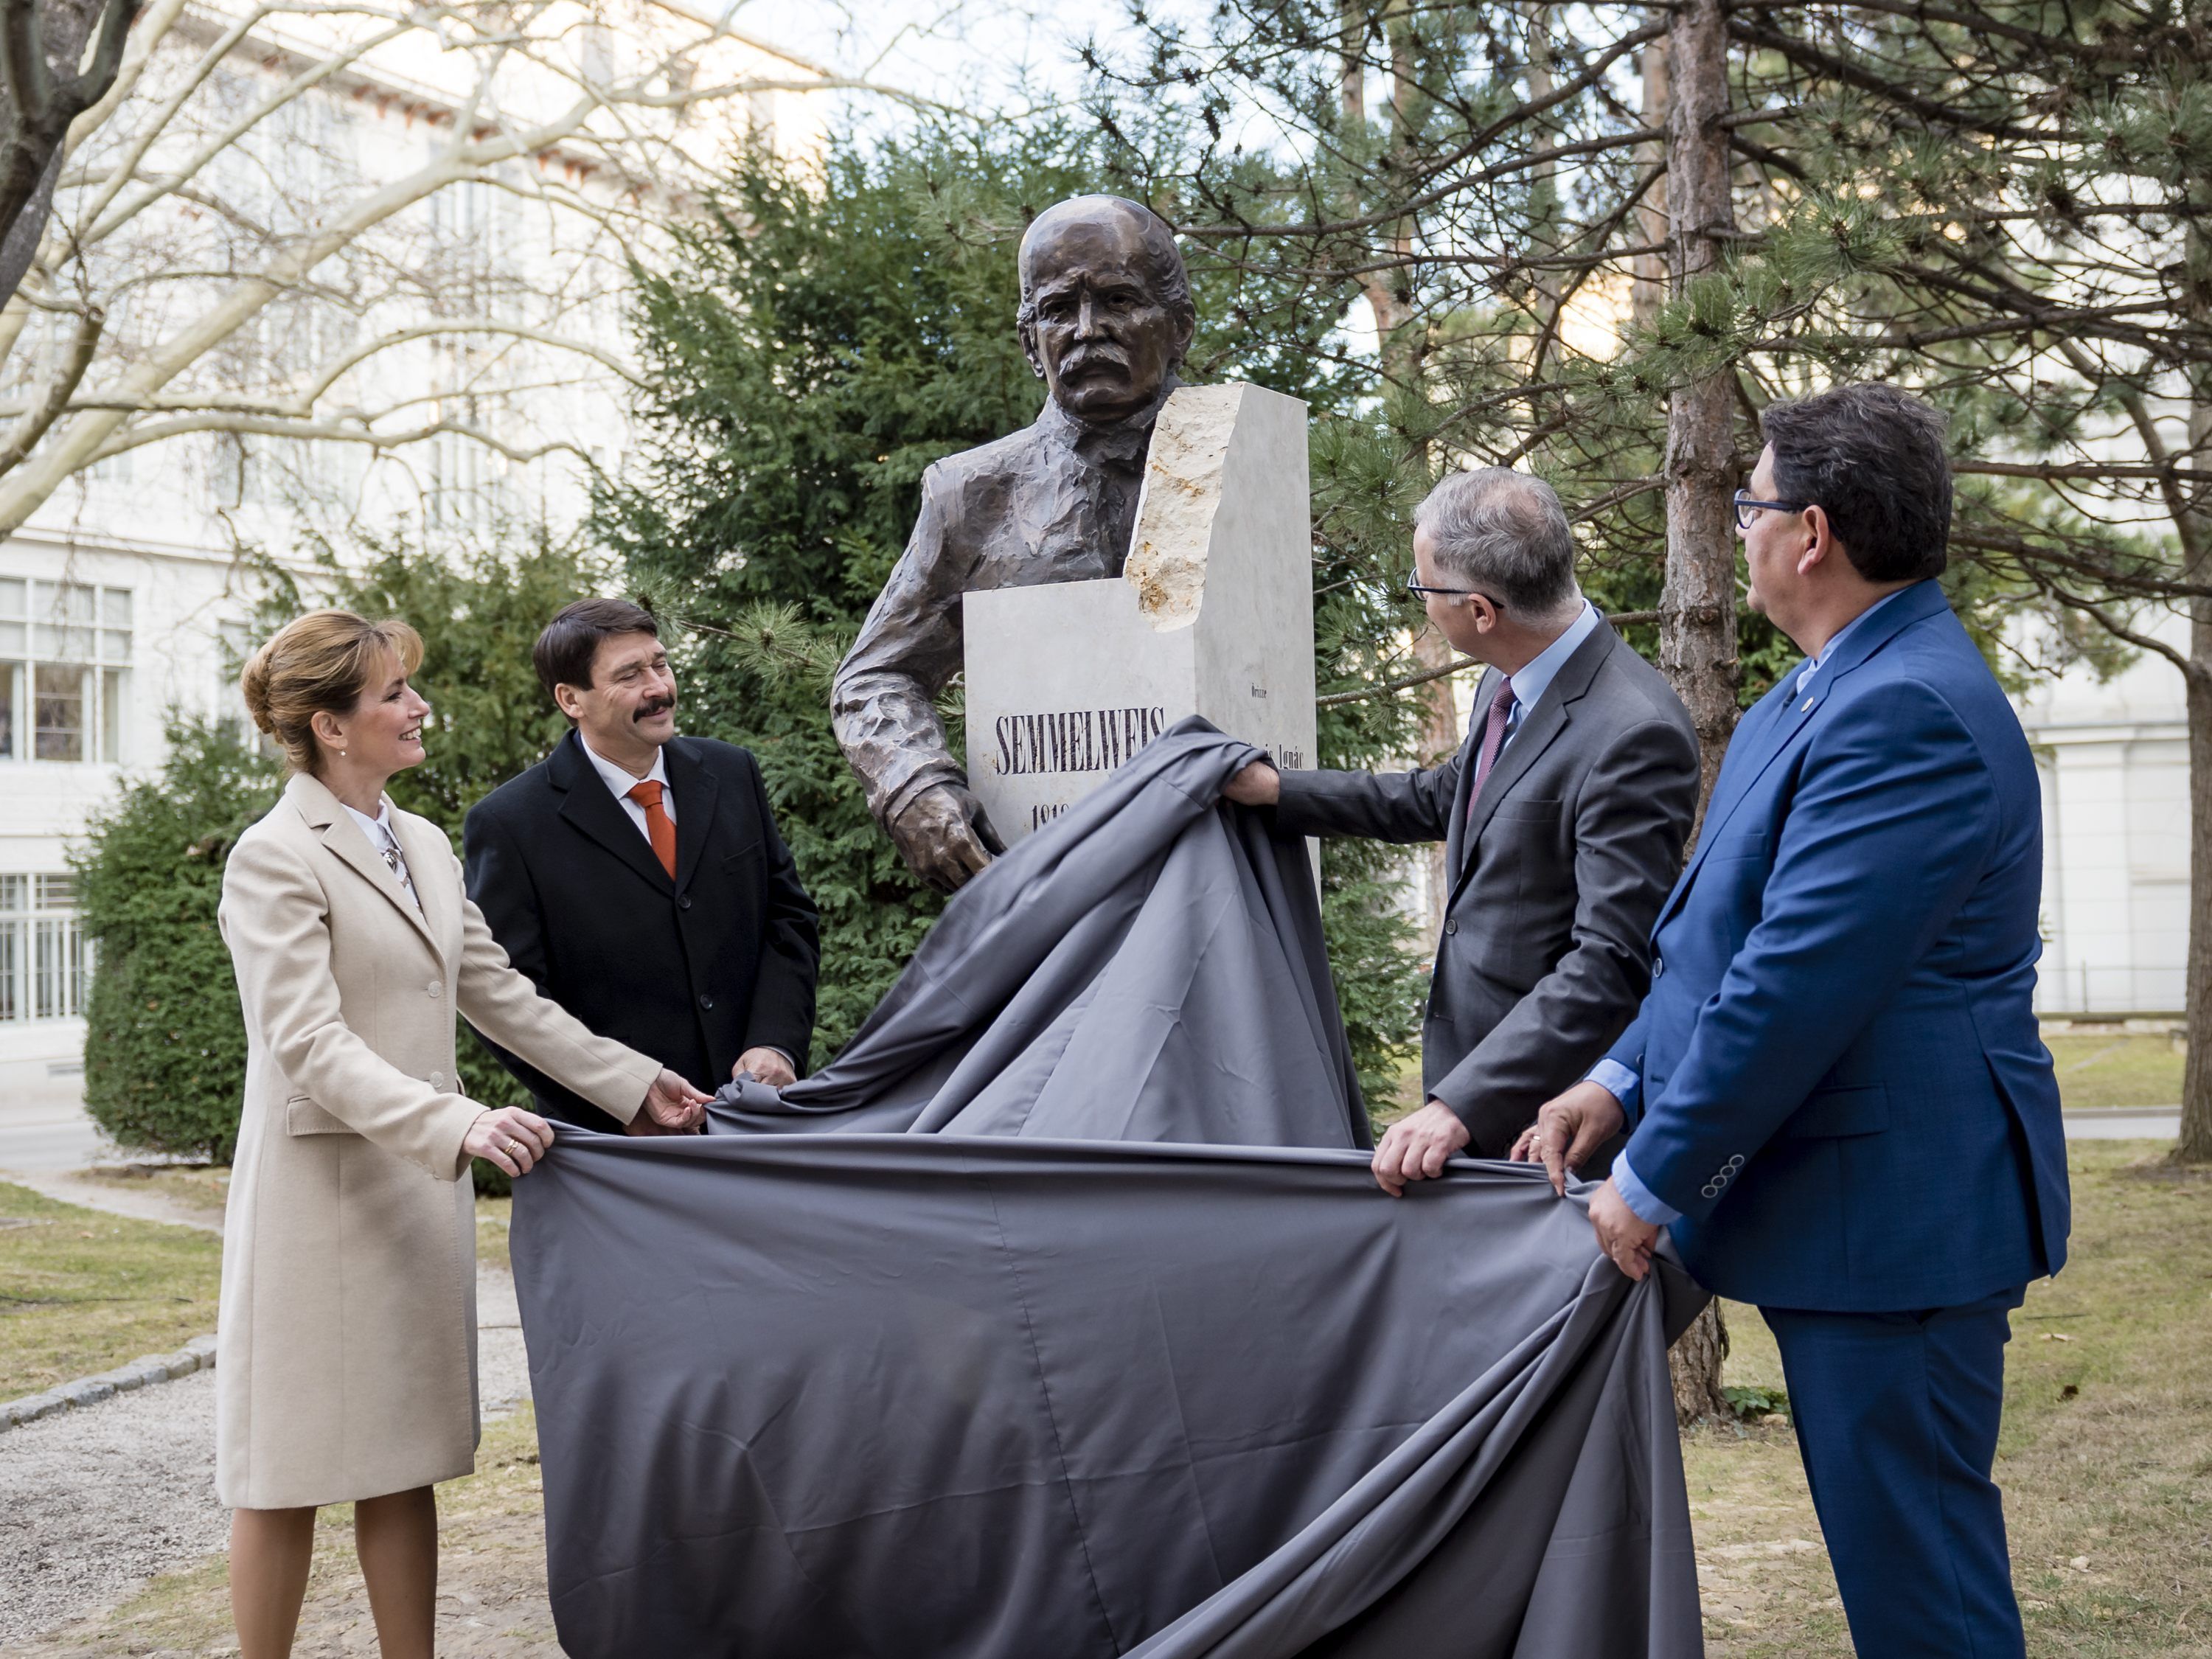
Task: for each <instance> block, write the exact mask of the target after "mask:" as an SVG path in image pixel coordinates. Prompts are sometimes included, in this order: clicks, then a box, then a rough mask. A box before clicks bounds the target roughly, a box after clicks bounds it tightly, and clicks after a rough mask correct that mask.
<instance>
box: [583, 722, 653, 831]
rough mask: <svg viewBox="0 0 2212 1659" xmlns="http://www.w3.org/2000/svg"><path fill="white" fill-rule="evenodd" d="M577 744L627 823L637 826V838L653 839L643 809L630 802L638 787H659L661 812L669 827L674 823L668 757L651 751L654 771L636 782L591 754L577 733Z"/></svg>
mask: <svg viewBox="0 0 2212 1659" xmlns="http://www.w3.org/2000/svg"><path fill="white" fill-rule="evenodd" d="M576 741H577V742H578V743H579V744H582V745H583V750H584V758H585V759H586V760H588V761H589V762H591V763H592V770H594V771H596V772H597V773H598V774H599V776H600V777H601V778H603V779H604V780H605V781H606V786H607V787H608V788H609V789H611V790H612V791H613V792H614V797H615V799H617V801H620V802H621V803H622V810H623V811H625V812H627V813H629V821H630V822H631V823H634V824H635V825H636V826H637V833H638V834H639V835H641V836H644V837H645V838H646V840H647V841H648V842H650V841H651V840H652V839H653V831H652V830H651V829H648V828H647V826H646V822H645V808H643V807H642V806H641V805H638V804H637V803H636V802H635V801H634V800H632V799H630V798H629V792H630V791H631V790H633V789H635V788H636V787H637V786H638V785H640V784H641V783H657V784H659V786H660V810H661V811H664V812H665V813H667V814H668V821H669V822H670V823H675V822H676V792H675V791H674V790H672V789H671V788H670V787H668V767H667V763H666V762H667V757H665V755H663V754H662V753H661V751H660V750H658V749H655V750H653V770H651V771H650V772H647V774H646V775H644V776H643V777H641V778H637V777H632V776H631V775H629V773H628V772H626V771H624V770H623V769H622V768H621V767H619V766H617V765H616V764H615V763H613V762H612V761H611V760H609V759H607V758H606V757H605V756H603V755H600V754H599V753H598V752H597V751H596V750H593V749H592V745H591V744H588V743H585V742H584V734H583V733H582V732H577V733H576Z"/></svg>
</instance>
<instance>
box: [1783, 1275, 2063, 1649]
mask: <svg viewBox="0 0 2212 1659" xmlns="http://www.w3.org/2000/svg"><path fill="white" fill-rule="evenodd" d="M2024 1291H2025V1287H2024V1286H2023V1287H2021V1288H2020V1289H2015V1290H2010V1291H2000V1292H1999V1293H1998V1294H1996V1295H1995V1296H1990V1297H1983V1298H1982V1299H1981V1300H1979V1301H1978V1302H1970V1303H1967V1304H1964V1305H1962V1306H1960V1307H1954V1308H1936V1309H1933V1310H1927V1311H1924V1312H1919V1313H1819V1312H1811V1311H1808V1310H1803V1309H1790V1308H1761V1309H1760V1310H1759V1312H1760V1313H1761V1314H1763V1315H1764V1316H1765V1319H1766V1322H1767V1325H1768V1326H1769V1327H1770V1328H1771V1329H1772V1330H1773V1332H1774V1335H1775V1340H1776V1341H1777V1343H1778V1345H1779V1346H1780V1347H1781V1350H1782V1367H1783V1371H1784V1376H1785V1377H1786V1379H1787V1381H1788V1383H1789V1388H1790V1415H1791V1417H1792V1419H1794V1421H1795V1423H1796V1430H1797V1444H1798V1447H1799V1449H1800V1450H1801V1451H1802V1453H1803V1455H1804V1458H1805V1473H1806V1475H1807V1477H1808V1480H1810V1481H1811V1484H1812V1488H1813V1506H1814V1509H1815V1510H1818V1511H1819V1512H1820V1530H1821V1532H1822V1534H1824V1535H1825V1536H1826V1540H1827V1544H1828V1557H1829V1559H1830V1560H1831V1561H1832V1562H1833V1563H1834V1565H1835V1570H1836V1583H1837V1586H1838V1589H1840V1590H1841V1591H1842V1592H1843V1599H1844V1617H1845V1618H1847V1619H1848V1620H1850V1627H1851V1644H1852V1646H1853V1647H1855V1648H1856V1649H1857V1650H1858V1651H1859V1652H1860V1653H1861V1654H1862V1655H1865V1656H1867V1659H1921V1656H1925V1659H2022V1656H2023V1655H2024V1654H2025V1652H2026V1646H2025V1644H2024V1639H2023V1638H2022V1636H2021V1623H2020V1606H2019V1603H2018V1602H2017V1601H2015V1600H2014V1598H2013V1589H2012V1563H2011V1559H2010V1558H2009V1556H2008V1553H2007V1552H2006V1549H2005V1528H2004V1510H2003V1508H2002V1504H2001V1502H2000V1499H1999V1496H1998V1492H1997V1487H1996V1482H1994V1481H1993V1480H1990V1465H1991V1463H1992V1462H1994V1461H1995V1459H1996V1449H1997V1423H1998V1419H1999V1417H2000V1415H2001V1413H2002V1408H2003V1405H2004V1348H2005V1343H2006V1341H2007V1340H2008V1338H2009V1337H2010V1336H2011V1334H2012V1326H2011V1320H2010V1317H2009V1316H2010V1314H2011V1312H2012V1310H2014V1309H2015V1308H2016V1307H2018V1306H2019V1305H2020V1304H2021V1296H2022V1294H2023V1293H2024Z"/></svg>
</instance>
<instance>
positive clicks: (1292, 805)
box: [1278, 623, 1698, 1158]
mask: <svg viewBox="0 0 2212 1659" xmlns="http://www.w3.org/2000/svg"><path fill="white" fill-rule="evenodd" d="M1498 678H1499V677H1498V673H1497V671H1495V670H1492V671H1487V672H1486V673H1485V674H1484V675H1483V677H1482V683H1481V684H1480V686H1479V687H1478V688H1477V690H1476V694H1475V708H1476V710H1477V714H1476V718H1475V720H1474V724H1473V729H1472V732H1470V734H1469V737H1468V741H1467V743H1466V744H1463V745H1462V747H1461V749H1460V750H1459V752H1458V753H1457V754H1455V755H1454V756H1453V757H1451V758H1450V759H1449V760H1447V761H1445V762H1443V763H1442V764H1441V765H1437V766H1431V767H1427V768H1425V769H1422V770H1420V771H1416V772H1397V773H1381V774H1377V773H1368V772H1328V771H1295V772H1285V773H1284V774H1283V783H1282V802H1281V805H1280V806H1279V809H1278V811H1279V817H1280V822H1281V823H1282V825H1283V827H1284V828H1285V829H1291V830H1295V831H1297V833H1299V834H1301V835H1309V836H1372V837H1374V838H1376V839H1377V840H1380V841H1391V842H1426V841H1438V840H1441V841H1443V842H1444V843H1445V851H1444V860H1445V868H1446V869H1447V871H1448V872H1449V874H1450V879H1451V883H1452V887H1451V900H1450V905H1449V909H1448V910H1447V911H1446V913H1445V915H1446V920H1445V921H1444V932H1443V939H1440V940H1438V941H1437V961H1436V968H1435V970H1434V972H1433V974H1432V975H1431V978H1430V981H1429V1009H1428V1018H1427V1019H1426V1021H1425V1023H1424V1024H1423V1026H1422V1028H1421V1082H1422V1086H1423V1087H1424V1088H1425V1090H1426V1091H1427V1092H1428V1095H1429V1097H1431V1099H1436V1100H1441V1101H1443V1103H1444V1104H1445V1105H1447V1106H1449V1107H1450V1108H1451V1109H1452V1110H1454V1111H1455V1112H1457V1113H1458V1114H1459V1115H1460V1117H1461V1119H1462V1121H1464V1122H1465V1123H1466V1125H1467V1127H1468V1130H1469V1131H1470V1132H1471V1133H1472V1136H1473V1139H1472V1141H1471V1142H1470V1144H1469V1146H1468V1150H1469V1151H1470V1152H1473V1153H1474V1154H1475V1155H1476V1156H1478V1157H1488V1158H1496V1157H1500V1156H1503V1155H1504V1152H1506V1151H1507V1149H1508V1148H1510V1146H1511V1145H1512V1144H1513V1140H1514V1138H1515V1137H1516V1135H1518V1134H1519V1133H1520V1132H1521V1131H1522V1129H1523V1128H1524V1127H1527V1126H1528V1123H1529V1122H1530V1121H1533V1120H1534V1117H1535V1115H1536V1109H1537V1108H1538V1107H1539V1106H1541V1105H1542V1104H1543V1103H1544V1102H1546V1101H1547V1100H1548V1099H1550V1098H1551V1097H1553V1095H1555V1094H1557V1093H1558V1092H1559V1091H1560V1090H1562V1089H1564V1088H1565V1087H1566V1086H1567V1085H1569V1084H1571V1083H1572V1082H1573V1081H1575V1079H1577V1078H1579V1077H1581V1076H1582V1075H1583V1073H1584V1072H1586V1071H1587V1070H1589V1067H1590V1066H1593V1065H1595V1063H1596V1062H1597V1060H1599V1059H1600V1057H1601V1056H1602V1055H1603V1054H1604V1053H1605V1051H1606V1048H1607V1045H1608V1044H1610V1043H1611V1042H1613V1039H1614V1038H1615V1037H1616V1036H1620V1033H1621V1032H1622V1031H1623V1030H1625V1029H1626V1027H1627V1024H1628V1022H1629V1020H1630V1019H1631V1018H1632V1017H1633V1016H1634V1014H1635V1012H1636V1009H1637V1006H1638V1004H1639V1003H1640V1002H1641V1001H1642V1000H1643V998H1644V992H1645V990H1646V989H1648V988H1649V987H1650V977H1651V945H1650V934H1651V924H1652V923H1653V922H1654V921H1656V920H1657V918H1658V915H1659V906H1660V904H1661V903H1662V902H1663V901H1664V900H1665V898H1666V896H1667V892H1668V889H1669V888H1670V887H1671V886H1673V884H1674V878H1675V876H1676V874H1677V873H1678V872H1680V868H1681V863H1682V842H1683V840H1684V838H1685V837H1686V836H1687V835H1688V833H1689V829H1690V817H1691V813H1692V811H1693V809H1694V808H1695V805H1696V803H1697V797H1698V738H1697V732H1696V729H1695V728H1694V727H1693V726H1692V725H1691V723H1690V716H1689V714H1688V713H1687V712H1686V710H1685V709H1684V708H1683V707H1682V704H1681V702H1680V699H1678V698H1677V697H1676V696H1674V692H1673V690H1671V689H1669V688H1668V684H1667V683H1666V681H1665V680H1663V679H1662V678H1660V676H1659V673H1658V671H1656V669H1654V668H1653V667H1652V666H1651V665H1650V664H1649V663H1646V662H1645V661H1644V659H1643V658H1641V657H1639V656H1638V655H1637V654H1636V653H1635V652H1634V651H1633V650H1632V649H1630V648H1629V647H1627V646H1626V645H1625V644H1623V643H1622V642H1621V640H1620V635H1617V634H1615V633H1614V632H1613V629H1611V628H1610V627H1608V626H1607V625H1606V624H1605V623H1599V624H1598V627H1597V629H1596V630H1595V632H1594V633H1592V634H1591V635H1590V636H1589V638H1588V639H1586V640H1584V641H1583V642H1582V644H1581V645H1580V646H1578V647H1576V649H1575V652H1574V654H1573V655H1571V656H1570V657H1569V658H1568V659H1567V660H1566V662H1565V664H1564V665H1562V666H1561V668H1560V670H1559V674H1558V676H1557V677H1556V678H1554V679H1553V682H1552V684H1551V685H1550V687H1549V688H1548V689H1547V690H1546V691H1545V693H1544V696H1543V698H1542V700H1541V702H1538V703H1537V704H1536V706H1535V708H1533V709H1532V710H1530V711H1529V712H1528V714H1526V715H1525V716H1523V718H1522V724H1521V729H1520V730H1519V731H1518V732H1516V733H1515V734H1514V737H1513V740H1512V741H1511V742H1510V743H1509V744H1506V746H1505V750H1504V753H1503V754H1501V755H1500V756H1499V757H1498V763H1497V765H1496V766H1495V767H1494V768H1493V769H1492V772H1491V775H1490V777H1489V779H1488V781H1487V782H1486V786H1485V787H1484V789H1483V792H1482V795H1481V798H1480V799H1479V800H1477V801H1476V802H1475V803H1474V812H1473V815H1472V817H1470V815H1469V813H1468V785H1469V784H1470V783H1471V782H1472V781H1473V780H1474V767H1475V743H1476V741H1477V738H1479V735H1480V732H1481V730H1482V724H1483V721H1482V714H1481V711H1483V710H1486V709H1487V708H1489V706H1490V701H1491V699H1492V697H1493V696H1496V695H1497V690H1498Z"/></svg>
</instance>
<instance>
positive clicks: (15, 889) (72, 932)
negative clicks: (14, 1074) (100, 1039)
mask: <svg viewBox="0 0 2212 1659" xmlns="http://www.w3.org/2000/svg"><path fill="white" fill-rule="evenodd" d="M91 977H92V947H91V945H89V944H88V943H87V941H86V939H85V937H84V928H83V925H82V923H81V922H80V921H79V920H78V918H77V914H76V889H75V888H74V887H73V886H72V885H71V883H70V878H69V877H67V876H50V875H24V876H0V1024H6V1023H11V1022H21V1021H25V1020H34V1019H73V1018H76V1017H77V1016H78V1015H80V1014H82V1013H83V1012H84V1006H85V993H86V990H87V987H88V986H89V984H90V982H91Z"/></svg>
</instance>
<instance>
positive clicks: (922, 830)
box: [890, 783, 1006, 893]
mask: <svg viewBox="0 0 2212 1659" xmlns="http://www.w3.org/2000/svg"><path fill="white" fill-rule="evenodd" d="M890 831H891V840H892V841H893V842H895V843H896V845H897V847H898V849H899V856H900V857H901V858H902V859H904V860H906V867H907V868H908V869H909V870H911V871H913V872H914V873H915V876H916V877H917V878H920V879H921V880H922V881H924V882H927V884H929V885H930V886H932V887H934V888H935V889H936V890H938V891H939V892H940V893H950V892H952V891H953V890H956V889H957V888H958V887H960V886H962V885H963V884H964V883H966V882H967V881H968V879H969V878H970V877H972V876H974V875H975V874H976V873H977V872H980V871H981V869H982V867H983V866H985V865H987V864H988V863H989V862H990V861H991V854H994V853H1003V852H1005V851H1006V848H1004V847H1003V846H1001V845H1000V842H999V837H998V835H997V833H996V832H995V831H994V830H993V829H992V828H991V821H990V820H989V819H988V818H987V817H984V816H983V809H982V806H981V804H980V803H979V802H978V801H977V800H976V799H975V796H973V795H972V794H970V793H968V791H967V790H965V789H963V788H961V787H959V786H958V785H957V784H951V783H939V784H933V785H931V786H930V787H928V788H927V789H925V790H923V791H922V792H921V793H920V794H918V795H916V796H915V798H914V799H912V800H910V801H908V803H907V804H906V806H905V809H904V810H903V811H901V812H900V813H899V815H898V816H897V817H895V818H893V819H892V820H891V823H890Z"/></svg>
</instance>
